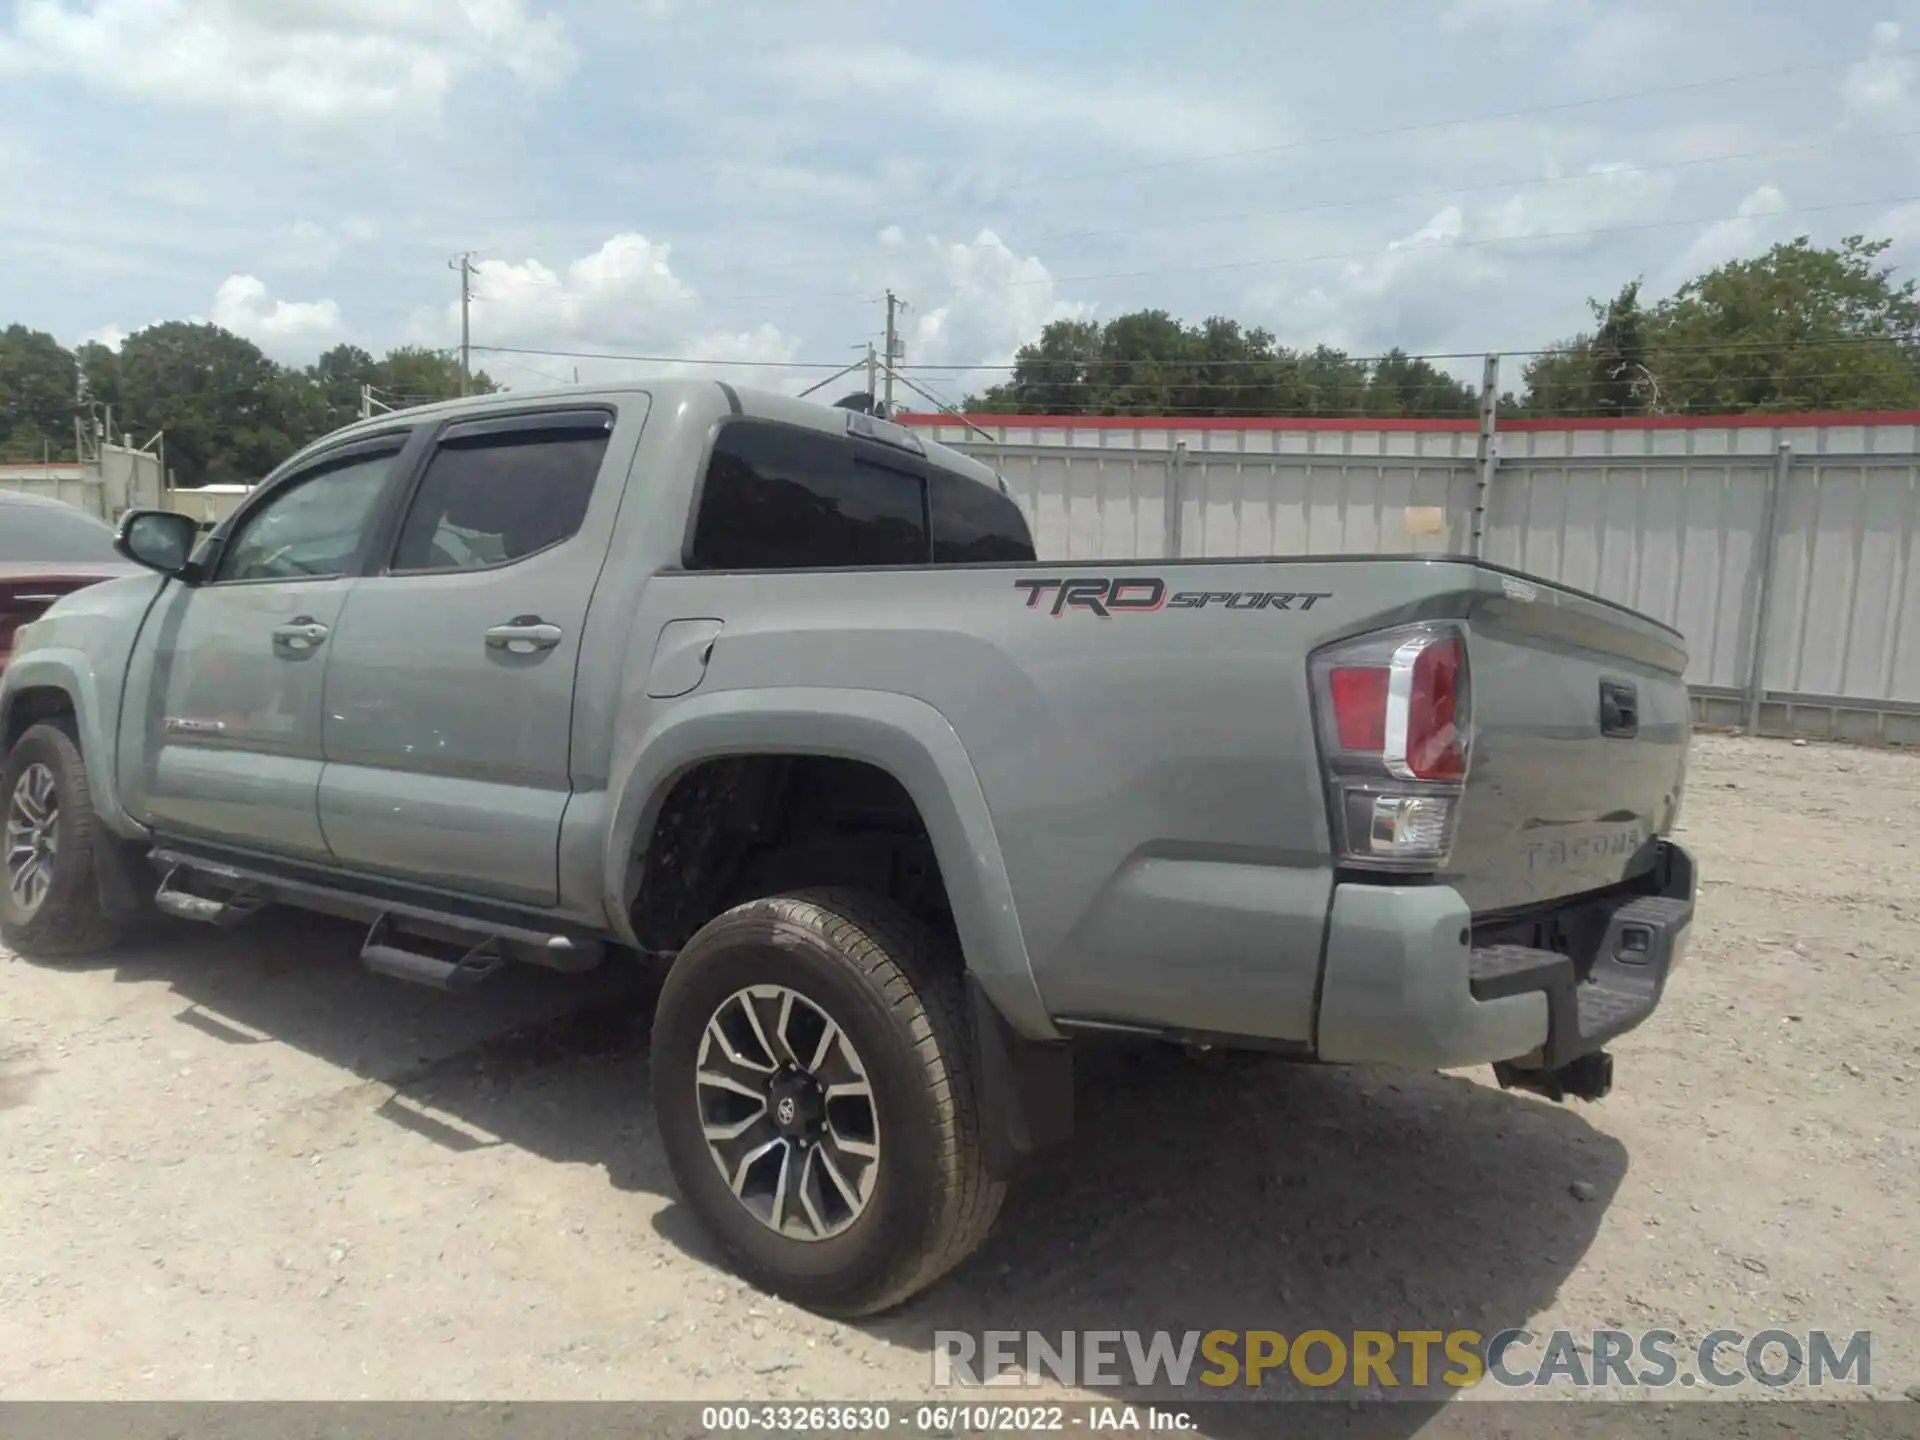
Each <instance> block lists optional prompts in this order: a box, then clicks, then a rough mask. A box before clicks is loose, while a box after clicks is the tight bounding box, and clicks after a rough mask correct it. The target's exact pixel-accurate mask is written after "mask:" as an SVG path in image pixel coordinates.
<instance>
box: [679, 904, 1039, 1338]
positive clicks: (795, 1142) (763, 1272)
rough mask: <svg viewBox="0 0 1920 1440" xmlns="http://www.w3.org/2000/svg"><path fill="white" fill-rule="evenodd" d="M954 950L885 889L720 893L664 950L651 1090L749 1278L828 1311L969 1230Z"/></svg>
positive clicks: (880, 1303) (850, 1307)
mask: <svg viewBox="0 0 1920 1440" xmlns="http://www.w3.org/2000/svg"><path fill="white" fill-rule="evenodd" d="M965 1017H966V1011H965V1006H964V992H963V990H962V988H961V982H960V968H959V964H958V958H957V957H956V956H954V955H953V954H952V952H951V951H950V950H949V949H948V948H947V947H946V946H944V945H943V943H942V942H941V941H940V940H939V939H938V938H937V937H935V936H934V935H933V934H932V933H931V932H929V931H928V930H927V929H926V928H925V927H924V926H922V925H921V924H920V923H919V922H918V921H916V920H915V919H913V918H912V917H911V916H910V915H908V914H907V913H906V912H905V911H904V910H902V909H900V908H899V907H897V906H895V905H892V904H890V903H889V902H887V901H884V900H880V899H877V898H875V897H871V896H867V895H864V894H859V893H856V892H850V891H841V890H821V891H803V892H799V893H796V894H792V895H782V896H774V897H771V898H768V899H761V900H752V901H748V902H747V903H745V904H742V905H737V906H735V907H734V908H733V909H731V910H728V911H727V912H726V913H724V914H722V915H720V916H719V917H718V918H716V919H714V920H713V921H711V922H710V923H708V924H707V925H706V926H705V927H704V928H703V929H702V930H701V931H700V932H699V933H698V934H697V935H695V936H694V937H693V939H692V940H691V941H690V942H688V944H687V947H686V948H685V949H684V950H683V951H682V952H681V953H680V957H679V959H678V960H677V961H676V962H675V963H674V966H673V969H672V971H671V972H670V973H669V975H668V976H667V981H666V985H665V987H664V988H663V990H662V992H661V997H660V1004H659V1008H658V1010H657V1011H656V1013H655V1016H654V1026H653V1056H652V1076H653V1094H654V1106H655V1111H656V1114H657V1116H658V1121H659V1126H660V1133H661V1138H662V1141H663V1143H664V1144H665V1146H666V1151H667V1159H668V1163H669V1164H670V1165H671V1166H672V1169H673V1173H674V1178H675V1180H676V1181H677V1182H678V1184H679V1187H680V1191H681V1194H682V1196H683V1197H684V1198H685V1199H686V1201H687V1203H688V1205H690V1206H691V1207H692V1209H693V1211H694V1213H695V1214H696V1215H697V1216H698V1217H699V1219H700V1221H701V1223H702V1224H703V1226H704V1227H705V1228H706V1229H707V1231H708V1232H709V1233H710V1234H711V1235H712V1236H713V1237H714V1239H715V1240H716V1241H717V1242H718V1244H719V1245H720V1246H721V1248H722V1249H723V1250H724V1251H725V1252H726V1254H727V1257H728V1259H729V1260H730V1261H731V1262H732V1263H733V1265H734V1266H735V1267H736V1268H737V1269H738V1270H739V1271H740V1272H741V1273H742V1274H743V1275H744V1276H745V1277H746V1278H748V1279H749V1280H751V1281H752V1282H753V1283H755V1284H756V1285H759V1286H761V1287H762V1288H763V1289H766V1290H769V1291H772V1292H773V1293H775V1294H778V1295H782V1296H785V1297H786V1298H788V1299H791V1300H793V1301H795V1302H796V1303H799V1304H802V1305H806V1306H809V1307H810V1308H813V1309H815V1310H819V1311H821V1312H823V1313H827V1314H834V1315H865V1314H872V1313H874V1312H876V1311H879V1310H884V1309H888V1308H890V1307H891V1306H894V1305H897V1304H899V1303H900V1302H901V1301H903V1300H905V1299H907V1298H908V1297H909V1296H911V1295H913V1294H915V1293H916V1292H918V1291H920V1290H923V1289H925V1288H926V1287H927V1286H929V1285H931V1284H933V1283H934V1281H936V1280H938V1279H939V1278H940V1277H941V1276H942V1275H944V1274H945V1273H946V1272H947V1271H948V1270H950V1269H952V1268H953V1266H955V1265H957V1264H958V1263H959V1262H960V1261H961V1260H963V1259H964V1258H965V1257H966V1256H967V1255H968V1254H970V1253H971V1252H972V1251H973V1250H974V1248H975V1247H976V1246H978V1245H979V1243H980V1241H981V1240H982V1239H984V1238H985V1236H986V1233H987V1231H988V1229H989V1227H990V1226H991V1225H992V1223H993V1218H994V1216H995V1214H996V1213H997V1212H998V1210H999V1208H1000V1202H1001V1199H1002V1197H1003V1196H1004V1194H1005V1187H1004V1185H1002V1184H1000V1183H998V1182H995V1181H992V1180H990V1179H989V1178H988V1176H987V1173H986V1169H985V1165H984V1162H983V1159H982V1155H981V1147H980V1134H979V1117H978V1111H977V1108H976V1102H975V1090H974V1081H973V1074H972V1049H971V1046H970V1043H969V1041H970V1036H969V1033H968V1029H967V1023H966V1018H965Z"/></svg>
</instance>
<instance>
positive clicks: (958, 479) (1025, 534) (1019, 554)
mask: <svg viewBox="0 0 1920 1440" xmlns="http://www.w3.org/2000/svg"><path fill="white" fill-rule="evenodd" d="M931 485H932V492H931V495H930V499H931V501H932V506H933V559H934V563H935V564H939V565H966V564H1007V563H1013V562H1018V561H1023V560H1032V559H1034V558H1036V557H1035V555H1034V553H1033V534H1032V532H1031V531H1030V530H1028V529H1027V518H1026V516H1024V515H1022V514H1021V513H1020V507H1019V506H1018V505H1016V504H1014V503H1013V501H1012V499H1011V498H1010V497H1008V496H1006V495H1003V494H1001V493H1000V492H999V491H998V490H995V489H994V488H993V487H991V486H989V485H982V484H981V483H980V482H979V481H977V480H969V479H967V478H966V477H965V476H962V475H955V474H953V473H952V472H951V471H947V470H935V471H933V472H932V477H931Z"/></svg>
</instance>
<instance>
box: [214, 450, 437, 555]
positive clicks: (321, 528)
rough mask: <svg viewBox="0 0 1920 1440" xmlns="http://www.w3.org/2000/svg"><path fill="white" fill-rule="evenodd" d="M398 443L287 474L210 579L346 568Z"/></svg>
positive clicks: (382, 487) (228, 546) (363, 534)
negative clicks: (377, 451) (373, 452)
mask: <svg viewBox="0 0 1920 1440" xmlns="http://www.w3.org/2000/svg"><path fill="white" fill-rule="evenodd" d="M398 455H399V451H398V449H395V450H391V451H387V452H385V453H383V454H378V455H365V456H361V457H359V458H356V459H352V460H347V461H344V462H341V463H338V464H334V465H330V466H326V467H324V468H322V469H320V470H318V471H315V472H313V473H311V474H308V475H305V476H302V477H300V478H299V479H296V480H293V481H290V482H289V483H288V484H287V485H286V486H284V487H281V488H278V489H276V490H275V492H274V494H273V495H272V496H271V497H270V498H269V499H268V500H267V501H266V502H265V504H264V505H262V507H261V508H260V509H259V510H258V511H256V512H255V513H254V514H252V515H251V516H249V517H248V518H247V520H246V522H245V523H244V524H243V525H242V527H241V528H240V530H239V531H238V532H236V533H235V534H234V535H233V536H232V537H231V538H230V539H229V540H228V541H227V544H226V551H225V553H224V554H223V555H222V556H221V557H220V562H219V566H218V569H217V570H216V571H215V573H214V577H213V579H214V581H215V583H218V582H220V581H223V580H324V579H330V578H332V577H334V576H337V575H345V574H347V573H349V572H350V571H351V570H352V569H353V566H354V562H355V560H356V558H357V557H358V555H359V553H360V546H361V543H362V541H364V540H365V538H366V533H367V526H368V525H369V524H370V523H371V521H372V519H373V515H374V510H375V508H376V506H377V505H378V504H379V501H380V496H381V493H382V492H383V491H384V490H385V489H386V485H387V481H388V479H389V477H390V476H391V475H392V473H393V462H394V460H395V459H396V458H397V457H398Z"/></svg>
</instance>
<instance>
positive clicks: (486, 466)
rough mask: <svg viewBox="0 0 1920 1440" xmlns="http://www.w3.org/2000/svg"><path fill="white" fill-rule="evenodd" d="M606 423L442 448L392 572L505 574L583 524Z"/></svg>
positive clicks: (585, 420)
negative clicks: (500, 570) (493, 570)
mask: <svg viewBox="0 0 1920 1440" xmlns="http://www.w3.org/2000/svg"><path fill="white" fill-rule="evenodd" d="M607 427H608V422H607V420H606V418H605V417H604V416H600V415H593V416H584V417H582V419H581V422H580V426H579V428H577V429H574V428H562V429H555V428H551V427H545V428H539V429H527V430H508V431H504V432H496V433H491V434H481V435H474V436H463V437H459V438H455V439H449V440H445V441H442V442H441V445H440V448H439V449H438V450H436V451H435V452H434V456H433V459H432V460H431V461H430V462H429V463H428V465H427V473H426V474H425V476H423V477H422V478H421V481H420V489H419V492H418V493H417V494H416V495H415V496H414V500H413V505H412V507H411V508H410V509H409V510H408V511H407V519H406V523H405V524H404V525H402V526H401V529H400V544H399V547H398V548H397V549H396V550H395V552H394V558H393V567H392V568H393V570H394V571H395V572H396V573H397V572H407V573H413V574H419V573H423V572H431V571H437V570H483V569H486V568H488V567H489V566H494V565H510V564H512V563H513V562H514V561H516V560H523V559H525V558H526V557H527V556H529V555H532V554H535V553H537V552H539V551H541V550H545V549H548V548H549V547H551V546H554V545H558V544H560V543H561V542H562V541H564V540H571V539H572V538H573V537H574V536H575V535H577V534H578V533H579V531H580V527H581V525H583V524H584V523H586V518H587V505H588V503H589V502H590V501H591V500H592V499H593V487H594V482H595V481H596V480H597V479H598V478H599V475H600V462H601V461H602V460H603V459H604V458H605V457H606V453H607V441H608V439H609V438H610V437H609V435H608V428H607Z"/></svg>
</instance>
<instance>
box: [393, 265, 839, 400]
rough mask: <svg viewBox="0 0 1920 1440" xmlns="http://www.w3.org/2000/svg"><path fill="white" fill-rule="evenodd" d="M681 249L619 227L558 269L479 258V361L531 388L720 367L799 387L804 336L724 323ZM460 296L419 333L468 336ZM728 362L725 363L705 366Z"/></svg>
mask: <svg viewBox="0 0 1920 1440" xmlns="http://www.w3.org/2000/svg"><path fill="white" fill-rule="evenodd" d="M672 262H673V247H672V245H671V244H669V243H667V242H666V241H654V240H650V239H648V238H647V237H646V236H645V235H642V234H639V233H637V232H628V233H625V234H620V235H615V236H613V237H612V238H611V239H609V240H608V241H607V242H606V243H605V244H603V245H601V246H600V248H599V249H597V250H595V251H594V252H593V253H592V254H589V255H583V256H581V257H579V258H578V259H575V260H572V261H570V262H568V263H566V264H565V265H564V266H562V267H560V268H558V269H556V268H554V267H553V266H550V265H548V264H547V263H546V262H544V261H542V260H539V259H537V258H529V259H526V260H520V261H512V262H509V261H503V260H484V259H483V260H479V261H476V262H475V265H474V272H475V274H474V302H473V312H472V326H473V341H474V344H475V345H476V346H479V347H482V348H480V350H479V351H478V353H477V355H476V358H475V363H476V365H479V366H482V367H484V368H486V369H488V370H489V371H490V372H491V373H494V374H495V375H496V376H497V378H499V379H500V380H501V381H502V382H503V383H507V384H510V385H516V386H520V387H522V388H524V387H526V386H529V385H532V386H536V387H538V386H542V385H547V384H554V383H567V382H571V381H572V379H573V378H574V376H575V374H577V375H578V376H579V378H580V380H581V381H583V382H591V381H594V380H605V379H618V378H624V377H632V376H635V375H639V374H647V375H660V374H702V375H706V374H711V375H714V376H717V377H720V378H725V379H729V380H732V381H734V382H736V383H738V384H742V385H756V386H764V387H768V388H783V389H785V388H796V386H797V385H798V384H804V383H805V382H804V380H801V381H795V380H794V378H793V376H794V374H795V373H797V372H788V371H784V370H781V369H779V368H778V367H779V366H780V365H781V364H782V363H783V362H788V361H791V360H793V359H794V357H795V353H796V351H797V349H798V341H796V340H795V339H794V338H793V337H792V336H789V335H786V334H783V333H782V332H781V331H780V330H779V328H778V327H776V326H774V325H771V324H761V325H759V326H757V327H750V328H746V329H731V328H728V327H724V326H719V325H716V324H714V323H713V322H712V320H711V318H710V317H709V316H707V315H706V314H704V313H703V306H702V304H701V301H700V297H699V295H698V293H697V292H696V291H695V290H694V288H693V286H692V285H690V284H688V283H687V281H685V280H684V279H682V278H681V277H680V276H679V275H677V274H675V273H674V269H673V263H672ZM459 324H460V310H459V303H458V302H457V301H455V302H452V303H451V304H449V305H448V306H447V307H445V308H444V309H442V310H439V311H436V312H434V313H433V314H432V315H431V316H430V317H428V316H422V317H419V318H418V319H417V320H416V322H415V327H414V328H415V338H416V339H418V340H421V341H423V342H425V343H428V344H434V345H441V344H446V343H448V342H449V340H450V339H451V338H452V337H455V336H457V335H458V334H459ZM496 345H497V346H506V347H512V348H513V349H515V350H534V351H539V350H551V351H589V352H594V351H601V352H624V353H630V354H636V355H646V356H653V357H658V358H655V359H650V360H618V359H613V360H609V359H603V358H594V357H593V356H592V355H590V354H589V355H572V354H565V355H539V354H533V355H527V354H509V353H500V352H494V351H490V350H488V349H487V348H485V347H488V346H496ZM721 360H724V361H728V362H731V363H729V364H727V365H725V366H718V365H712V364H699V363H694V362H701V361H721Z"/></svg>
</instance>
